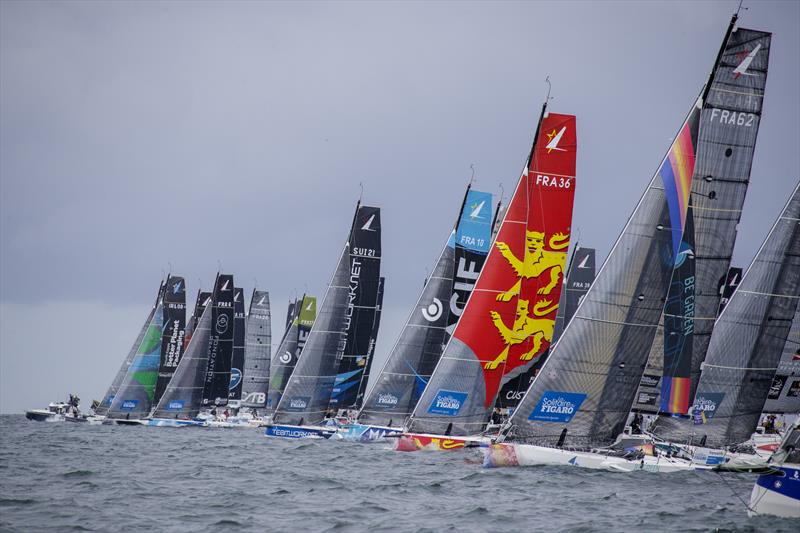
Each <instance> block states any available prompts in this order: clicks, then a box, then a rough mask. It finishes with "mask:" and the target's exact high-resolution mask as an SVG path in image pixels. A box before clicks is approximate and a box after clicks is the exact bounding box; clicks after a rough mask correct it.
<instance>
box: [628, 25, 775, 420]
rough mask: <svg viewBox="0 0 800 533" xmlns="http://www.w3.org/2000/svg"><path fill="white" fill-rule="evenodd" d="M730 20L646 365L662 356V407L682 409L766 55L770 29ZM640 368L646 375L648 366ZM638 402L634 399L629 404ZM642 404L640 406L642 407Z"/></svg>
mask: <svg viewBox="0 0 800 533" xmlns="http://www.w3.org/2000/svg"><path fill="white" fill-rule="evenodd" d="M735 23H736V17H735V16H734V18H733V19H732V20H731V23H730V26H729V28H728V32H727V34H726V36H725V39H724V40H723V43H722V46H721V48H720V51H719V54H718V57H717V61H716V62H715V64H714V68H713V70H712V72H711V75H710V78H709V80H708V82H707V84H706V87H705V90H704V92H703V95H702V97H701V101H702V111H701V115H700V122H699V132H698V141H697V163H696V167H695V170H694V178H693V180H692V189H691V196H690V202H689V210H688V213H687V215H686V224H685V231H684V236H683V241H682V242H681V246H682V249H681V250H680V252H679V253H681V254H684V257H685V258H686V260H683V258H682V257H681V258H679V259H678V263H679V264H677V265H676V269H675V274H674V275H673V279H672V284H671V286H670V291H669V294H668V296H667V301H666V306H665V309H664V316H663V318H662V327H663V329H662V330H661V331H660V335H659V336H660V338H661V340H660V342H656V343H654V345H653V347H652V349H651V353H650V361H651V363H650V364H649V366H650V367H651V369H657V368H658V367H659V362H661V361H663V370H662V372H661V373H662V375H663V378H661V379H660V390H655V391H654V390H645V391H642V392H646V393H647V394H649V395H650V396H651V398H650V399H651V400H652V396H659V397H660V399H659V400H658V401H657V402H655V400H652V401H654V403H655V404H656V405H658V408H659V411H660V412H661V413H663V414H667V415H671V414H681V415H685V414H687V411H688V409H689V404H690V402H691V398H692V396H693V395H694V390H695V388H696V387H697V381H698V379H699V377H700V365H701V364H702V362H703V360H704V359H705V356H706V351H707V349H708V343H709V339H710V336H711V330H712V328H713V326H714V321H715V320H716V317H717V310H718V308H719V305H720V294H719V291H718V286H719V285H718V284H719V280H720V279H723V278H724V277H725V275H726V273H727V272H728V269H729V267H730V262H731V255H732V253H733V246H734V242H735V240H736V227H737V225H738V223H739V219H740V218H741V210H742V205H743V203H744V199H745V194H746V192H747V186H748V184H749V182H750V167H751V165H752V161H753V151H754V149H755V143H756V137H757V135H758V128H759V124H760V122H761V108H762V103H763V97H764V87H765V83H766V78H767V64H768V61H769V48H770V34H769V33H765V32H760V31H754V30H748V29H744V28H738V29H737V28H736V27H735ZM648 374H651V375H653V373H652V372H648ZM635 407H638V406H635ZM643 410H646V409H643Z"/></svg>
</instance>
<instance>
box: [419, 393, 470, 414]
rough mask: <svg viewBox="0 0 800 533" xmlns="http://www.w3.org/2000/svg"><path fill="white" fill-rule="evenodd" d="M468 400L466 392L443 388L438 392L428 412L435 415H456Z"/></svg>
mask: <svg viewBox="0 0 800 533" xmlns="http://www.w3.org/2000/svg"><path fill="white" fill-rule="evenodd" d="M466 400H467V393H466V392H455V391H450V390H444V389H441V390H439V392H437V393H436V397H435V398H434V399H433V402H431V406H430V407H429V408H428V412H429V413H431V414H434V415H445V416H456V415H457V414H458V412H459V411H460V410H461V408H462V407H463V406H464V402H465V401H466Z"/></svg>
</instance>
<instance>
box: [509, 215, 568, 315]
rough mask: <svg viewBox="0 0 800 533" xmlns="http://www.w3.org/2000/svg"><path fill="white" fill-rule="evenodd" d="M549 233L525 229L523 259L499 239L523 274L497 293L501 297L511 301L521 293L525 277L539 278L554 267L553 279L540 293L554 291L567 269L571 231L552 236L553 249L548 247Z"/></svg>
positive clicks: (551, 277)
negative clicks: (545, 245)
mask: <svg viewBox="0 0 800 533" xmlns="http://www.w3.org/2000/svg"><path fill="white" fill-rule="evenodd" d="M544 238H545V234H544V233H543V232H541V231H530V230H529V231H526V232H525V255H524V257H523V259H522V260H519V259H517V257H516V256H515V255H514V252H512V251H511V249H510V248H509V247H508V244H506V243H504V242H497V243H495V246H497V249H498V250H500V253H501V254H502V255H503V257H505V258H506V260H507V261H508V262H509V263H511V268H513V269H514V271H515V272H516V273H517V276H519V277H520V280H519V281H517V283H516V284H515V285H514V286H513V287H511V288H510V289H509V290H508V291H506V292H503V293H500V294H498V295H497V300H498V301H500V302H507V301H509V300H510V299H511V298H512V297H514V296H515V295H517V294H519V289H520V285H521V283H522V278H525V279H530V278H538V277H539V276H541V275H542V274H544V273H545V272H547V271H548V270H549V271H550V282H549V283H548V284H547V285H546V286H544V287H542V288H540V289H539V291H538V293H539V294H550V292H551V291H552V290H553V289H554V288H555V287H556V285H558V283H559V281H560V280H561V276H562V275H563V273H564V265H565V264H566V262H567V251H566V249H567V248H568V247H569V235H567V234H564V233H561V232H559V233H556V234H554V235H552V236H551V237H550V240H549V242H548V246H549V247H550V248H552V249H553V250H563V251H550V250H545V249H544Z"/></svg>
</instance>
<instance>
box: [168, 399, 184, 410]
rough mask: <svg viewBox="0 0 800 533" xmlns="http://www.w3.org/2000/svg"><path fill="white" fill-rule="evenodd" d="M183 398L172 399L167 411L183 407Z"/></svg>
mask: <svg viewBox="0 0 800 533" xmlns="http://www.w3.org/2000/svg"><path fill="white" fill-rule="evenodd" d="M183 404H184V401H183V400H172V401H171V402H169V403H168V404H167V411H180V410H181V409H183Z"/></svg>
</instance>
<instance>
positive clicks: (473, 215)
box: [469, 200, 486, 219]
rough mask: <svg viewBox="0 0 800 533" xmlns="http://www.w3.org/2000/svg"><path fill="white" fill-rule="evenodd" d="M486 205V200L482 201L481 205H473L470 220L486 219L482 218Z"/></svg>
mask: <svg viewBox="0 0 800 533" xmlns="http://www.w3.org/2000/svg"><path fill="white" fill-rule="evenodd" d="M484 205H486V200H483V201H481V203H479V204H472V205H471V206H470V207H471V208H472V212H471V213H470V214H469V218H472V219H476V218H486V217H482V216H480V212H481V211H482V210H483V206H484Z"/></svg>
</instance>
